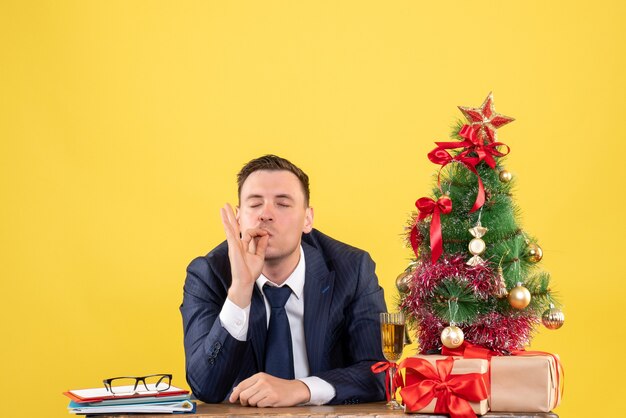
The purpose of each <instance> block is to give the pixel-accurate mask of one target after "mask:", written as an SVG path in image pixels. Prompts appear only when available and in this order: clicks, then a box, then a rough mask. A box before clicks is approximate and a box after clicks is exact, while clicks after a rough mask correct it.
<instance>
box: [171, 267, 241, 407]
mask: <svg viewBox="0 0 626 418" xmlns="http://www.w3.org/2000/svg"><path fill="white" fill-rule="evenodd" d="M227 291H228V288H227V284H226V283H225V281H224V280H223V279H222V280H221V279H220V278H219V277H218V276H217V274H216V273H215V272H214V271H213V270H212V269H211V266H210V265H209V262H208V261H207V258H205V257H199V258H196V259H195V260H193V261H192V262H191V264H190V265H189V267H187V278H186V279H185V286H184V291H183V303H182V305H181V306H180V311H181V314H182V318H183V332H184V345H185V368H186V373H187V383H189V386H190V387H191V390H192V391H193V393H194V395H195V396H196V397H197V398H198V399H200V400H202V401H204V402H209V403H217V402H222V401H223V400H224V399H225V398H226V396H227V395H228V393H229V392H230V390H231V389H232V387H233V384H234V383H235V381H236V379H237V376H238V375H239V373H240V370H241V367H242V362H241V361H238V360H237V359H241V358H242V357H243V356H244V353H245V351H246V350H247V348H248V344H249V343H248V342H247V341H238V340H236V339H235V338H233V337H232V336H231V335H230V334H229V333H228V331H226V330H225V329H224V328H223V327H222V325H221V323H220V321H219V313H220V311H221V309H222V306H223V305H224V301H225V300H226V296H227Z"/></svg>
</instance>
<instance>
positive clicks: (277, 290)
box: [263, 284, 294, 379]
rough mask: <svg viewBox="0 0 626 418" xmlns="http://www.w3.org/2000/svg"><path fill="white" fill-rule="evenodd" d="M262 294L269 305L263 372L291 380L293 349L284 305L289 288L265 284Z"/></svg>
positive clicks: (289, 292)
mask: <svg viewBox="0 0 626 418" xmlns="http://www.w3.org/2000/svg"><path fill="white" fill-rule="evenodd" d="M263 292H264V293H265V297H266V298H267V301H268V302H269V304H270V307H271V308H272V309H271V312H270V325H269V327H268V328H267V339H266V341H265V372H266V373H268V374H271V375H272V376H276V377H280V378H283V379H293V378H294V372H293V347H292V345H291V330H290V328H289V320H288V319H287V312H286V311H285V303H287V299H289V296H291V288H289V286H283V287H276V286H270V285H269V284H266V285H265V286H263Z"/></svg>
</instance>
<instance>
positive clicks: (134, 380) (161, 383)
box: [102, 374, 172, 395]
mask: <svg viewBox="0 0 626 418" xmlns="http://www.w3.org/2000/svg"><path fill="white" fill-rule="evenodd" d="M102 382H103V383H104V387H105V388H106V390H107V391H109V392H111V393H112V394H113V395H134V394H135V393H158V392H163V391H166V390H168V389H169V388H170V385H171V383H172V375H171V374H151V375H148V376H141V377H130V376H122V377H112V378H110V379H104V380H103V381H102ZM140 383H141V385H140Z"/></svg>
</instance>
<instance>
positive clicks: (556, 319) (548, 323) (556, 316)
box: [541, 306, 565, 329]
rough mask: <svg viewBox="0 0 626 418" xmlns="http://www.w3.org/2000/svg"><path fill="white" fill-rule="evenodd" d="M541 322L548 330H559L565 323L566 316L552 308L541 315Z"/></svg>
mask: <svg viewBox="0 0 626 418" xmlns="http://www.w3.org/2000/svg"><path fill="white" fill-rule="evenodd" d="M541 322H542V323H543V326H544V327H546V328H548V329H559V328H561V327H562V326H563V324H564V323H565V315H564V314H563V312H561V310H560V309H557V308H555V307H554V306H551V307H550V309H547V310H546V311H545V312H544V313H543V315H541Z"/></svg>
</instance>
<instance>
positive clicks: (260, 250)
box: [254, 235, 270, 258]
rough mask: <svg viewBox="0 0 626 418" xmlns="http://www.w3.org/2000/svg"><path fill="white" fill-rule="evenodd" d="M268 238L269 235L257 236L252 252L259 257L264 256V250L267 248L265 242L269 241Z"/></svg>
mask: <svg viewBox="0 0 626 418" xmlns="http://www.w3.org/2000/svg"><path fill="white" fill-rule="evenodd" d="M269 240H270V236H269V235H265V236H262V237H261V238H259V239H258V241H257V243H256V251H255V252H254V253H255V254H256V255H258V256H259V257H263V258H265V251H266V250H267V244H268V243H269Z"/></svg>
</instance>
